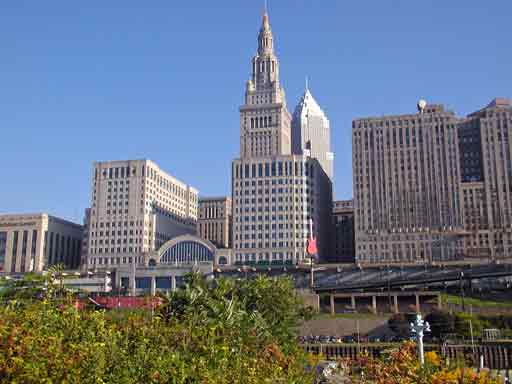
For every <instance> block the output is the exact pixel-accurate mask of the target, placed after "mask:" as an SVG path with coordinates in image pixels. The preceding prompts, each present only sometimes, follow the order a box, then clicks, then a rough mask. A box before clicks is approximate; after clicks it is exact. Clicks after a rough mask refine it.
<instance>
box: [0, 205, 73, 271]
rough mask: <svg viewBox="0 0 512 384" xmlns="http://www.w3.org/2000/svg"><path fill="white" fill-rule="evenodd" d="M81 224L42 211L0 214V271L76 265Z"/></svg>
mask: <svg viewBox="0 0 512 384" xmlns="http://www.w3.org/2000/svg"><path fill="white" fill-rule="evenodd" d="M82 235H83V227H82V226H81V225H79V224H75V223H72V222H70V221H67V220H63V219H60V218H58V217H54V216H50V215H48V214H46V213H34V214H5V215H0V272H5V273H23V272H41V271H42V270H43V269H44V268H47V267H48V266H50V265H53V264H64V266H65V267H66V268H77V267H78V266H79V265H80V254H81V248H82Z"/></svg>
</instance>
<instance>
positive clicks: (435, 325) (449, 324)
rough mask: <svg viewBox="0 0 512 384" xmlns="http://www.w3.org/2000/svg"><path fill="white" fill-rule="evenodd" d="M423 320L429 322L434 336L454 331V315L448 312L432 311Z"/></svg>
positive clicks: (437, 336)
mask: <svg viewBox="0 0 512 384" xmlns="http://www.w3.org/2000/svg"><path fill="white" fill-rule="evenodd" d="M425 321H428V323H429V324H430V329H431V335H432V336H434V337H436V338H441V337H442V336H443V335H446V334H448V333H454V332H455V317H454V315H452V314H451V313H449V312H445V311H439V310H437V311H434V312H432V313H430V314H428V315H427V316H426V317H425Z"/></svg>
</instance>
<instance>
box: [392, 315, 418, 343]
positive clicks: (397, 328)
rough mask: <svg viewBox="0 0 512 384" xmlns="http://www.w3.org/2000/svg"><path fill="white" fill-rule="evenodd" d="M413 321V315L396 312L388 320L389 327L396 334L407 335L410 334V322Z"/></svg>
mask: <svg viewBox="0 0 512 384" xmlns="http://www.w3.org/2000/svg"><path fill="white" fill-rule="evenodd" d="M412 321H414V316H411V315H408V314H405V313H397V314H395V315H393V316H391V317H390V318H389V320H388V326H389V328H390V329H391V330H392V331H393V332H395V333H396V334H397V335H399V336H402V337H407V336H409V334H410V323H411V322H412Z"/></svg>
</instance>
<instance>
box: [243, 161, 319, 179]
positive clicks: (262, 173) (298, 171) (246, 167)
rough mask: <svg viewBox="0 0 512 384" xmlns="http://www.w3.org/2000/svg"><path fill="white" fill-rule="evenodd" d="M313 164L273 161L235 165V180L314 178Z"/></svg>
mask: <svg viewBox="0 0 512 384" xmlns="http://www.w3.org/2000/svg"><path fill="white" fill-rule="evenodd" d="M314 168H315V167H314V165H313V164H312V163H308V162H306V163H303V162H292V161H272V162H264V163H258V164H235V165H234V174H235V179H243V178H256V177H271V176H311V177H313V176H314V172H315V170H314Z"/></svg>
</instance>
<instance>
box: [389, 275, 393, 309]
mask: <svg viewBox="0 0 512 384" xmlns="http://www.w3.org/2000/svg"><path fill="white" fill-rule="evenodd" d="M391 273H393V271H392V270H391V269H389V268H388V304H389V309H390V311H392V309H391V276H390V275H391Z"/></svg>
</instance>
